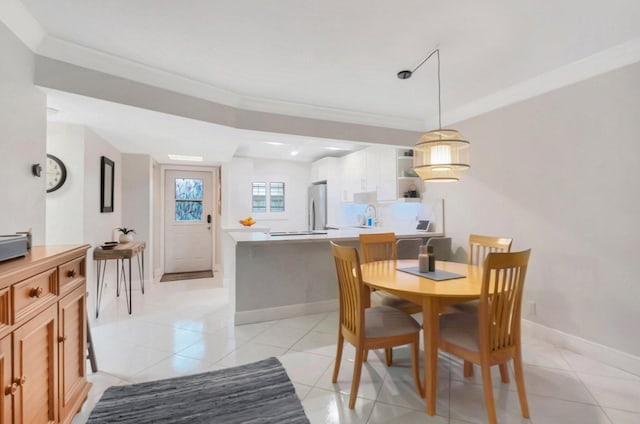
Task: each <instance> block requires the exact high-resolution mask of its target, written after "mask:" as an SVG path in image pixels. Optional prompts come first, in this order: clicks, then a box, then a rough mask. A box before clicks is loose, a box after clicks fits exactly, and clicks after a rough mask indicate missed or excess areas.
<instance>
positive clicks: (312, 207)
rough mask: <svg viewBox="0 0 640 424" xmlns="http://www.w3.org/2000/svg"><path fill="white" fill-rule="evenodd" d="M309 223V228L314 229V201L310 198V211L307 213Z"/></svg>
mask: <svg viewBox="0 0 640 424" xmlns="http://www.w3.org/2000/svg"><path fill="white" fill-rule="evenodd" d="M309 221H310V222H309V224H310V228H309V229H310V230H312V231H313V230H315V229H316V202H315V201H314V200H311V213H310V214H309Z"/></svg>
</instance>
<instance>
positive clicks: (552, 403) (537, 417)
mask: <svg viewBox="0 0 640 424" xmlns="http://www.w3.org/2000/svg"><path fill="white" fill-rule="evenodd" d="M529 410H530V413H531V420H532V421H533V422H534V423H535V424H547V423H548V424H555V423H558V424H560V423H562V424H565V423H566V424H573V423H575V424H612V423H611V421H610V420H609V418H607V416H606V415H605V413H604V411H603V410H602V409H601V408H600V407H598V406H595V405H585V404H584V403H578V402H568V401H565V400H559V399H553V398H545V397H540V396H529Z"/></svg>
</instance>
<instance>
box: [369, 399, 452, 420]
mask: <svg viewBox="0 0 640 424" xmlns="http://www.w3.org/2000/svg"><path fill="white" fill-rule="evenodd" d="M448 423H449V420H448V419H447V418H444V417H441V416H439V415H435V416H429V415H427V414H426V412H420V411H416V410H413V409H408V408H402V407H400V406H395V405H387V404H385V403H381V402H376V403H375V405H374V406H373V411H372V412H371V416H370V417H369V421H368V424H448Z"/></svg>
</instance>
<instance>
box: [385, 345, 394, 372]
mask: <svg viewBox="0 0 640 424" xmlns="http://www.w3.org/2000/svg"><path fill="white" fill-rule="evenodd" d="M384 362H385V363H386V364H387V366H388V367H390V366H391V363H392V362H393V348H390V347H387V348H385V349H384Z"/></svg>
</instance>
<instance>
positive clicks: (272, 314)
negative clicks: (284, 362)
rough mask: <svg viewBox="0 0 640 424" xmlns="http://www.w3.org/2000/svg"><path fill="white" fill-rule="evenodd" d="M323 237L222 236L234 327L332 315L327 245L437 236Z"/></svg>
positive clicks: (345, 233) (353, 231)
mask: <svg viewBox="0 0 640 424" xmlns="http://www.w3.org/2000/svg"><path fill="white" fill-rule="evenodd" d="M323 232H326V234H316V235H279V236H273V235H270V234H269V233H265V232H247V231H242V232H240V231H233V230H231V229H230V230H229V231H226V232H225V234H224V237H223V249H224V250H223V256H224V278H225V286H226V287H229V288H230V289H231V290H230V293H231V294H232V296H233V298H234V302H235V323H236V324H247V323H252V322H260V321H270V320H276V319H284V318H289V317H293V316H298V315H305V314H313V313H320V312H327V311H333V310H336V309H337V308H338V300H337V299H338V292H337V287H338V283H337V279H336V269H335V263H334V261H333V257H332V256H331V249H330V246H329V241H335V242H336V243H338V244H340V245H343V246H352V247H356V248H357V247H359V245H360V241H359V239H358V236H359V235H360V234H362V233H369V234H370V233H383V232H394V233H396V237H397V238H399V239H402V238H417V237H419V238H425V239H426V238H430V237H437V236H442V233H439V232H426V231H417V230H413V229H412V230H402V229H391V228H385V227H375V228H343V229H340V230H325V231H323Z"/></svg>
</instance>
